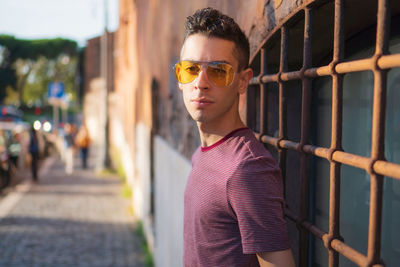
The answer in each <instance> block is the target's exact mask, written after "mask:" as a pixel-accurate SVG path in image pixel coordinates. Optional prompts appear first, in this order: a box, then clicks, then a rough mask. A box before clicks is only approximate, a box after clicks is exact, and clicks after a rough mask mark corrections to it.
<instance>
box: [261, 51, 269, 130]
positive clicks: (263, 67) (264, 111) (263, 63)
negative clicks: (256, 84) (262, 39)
mask: <svg viewBox="0 0 400 267" xmlns="http://www.w3.org/2000/svg"><path fill="white" fill-rule="evenodd" d="M266 57H267V53H266V51H265V48H262V49H261V51H260V60H261V62H260V75H259V78H260V79H261V77H262V76H263V75H264V74H265V72H266V60H267V59H266ZM266 86H267V85H266V84H265V83H260V133H261V135H263V134H265V133H266V132H267V123H268V122H267V120H266V119H265V118H264V116H265V115H266V114H267V112H268V108H267V102H266V101H265V100H266V93H267V92H266Z"/></svg>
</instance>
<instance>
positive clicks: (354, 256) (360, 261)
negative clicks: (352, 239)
mask: <svg viewBox="0 0 400 267" xmlns="http://www.w3.org/2000/svg"><path fill="white" fill-rule="evenodd" d="M331 247H332V248H333V249H334V250H336V251H337V252H339V253H340V254H342V255H343V256H345V257H346V258H348V259H349V260H351V261H352V262H354V263H356V264H357V265H359V266H368V258H367V257H366V256H365V255H363V254H362V253H360V252H358V251H357V250H355V249H353V248H352V247H350V246H348V245H347V244H346V243H344V242H342V241H340V240H338V239H333V240H332V242H331Z"/></svg>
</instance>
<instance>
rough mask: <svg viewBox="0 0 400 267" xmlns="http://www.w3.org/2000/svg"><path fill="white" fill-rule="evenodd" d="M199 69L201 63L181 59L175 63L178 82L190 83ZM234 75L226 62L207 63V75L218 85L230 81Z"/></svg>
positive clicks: (225, 84)
mask: <svg viewBox="0 0 400 267" xmlns="http://www.w3.org/2000/svg"><path fill="white" fill-rule="evenodd" d="M200 71H201V63H197V62H192V61H186V60H184V61H181V62H179V63H178V64H176V65H175V76H176V79H177V80H178V82H179V83H190V82H192V81H194V79H196V77H197V76H198V75H199V73H200ZM233 76H234V71H233V67H232V66H231V65H229V64H227V63H209V64H208V66H207V77H208V79H210V81H211V82H212V83H214V84H215V85H216V86H219V87H225V86H228V85H230V84H231V83H232V81H233Z"/></svg>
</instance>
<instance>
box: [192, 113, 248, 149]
mask: <svg viewBox="0 0 400 267" xmlns="http://www.w3.org/2000/svg"><path fill="white" fill-rule="evenodd" d="M197 127H198V129H199V134H200V140H201V146H202V147H207V146H211V145H213V144H215V143H216V142H218V141H219V140H221V139H222V138H223V137H225V136H226V135H227V134H229V133H231V132H232V131H234V130H236V129H239V128H243V127H246V125H245V124H244V123H243V122H242V120H241V119H240V118H239V116H238V117H237V118H236V119H235V120H232V121H227V122H225V123H218V124H214V125H213V124H212V123H201V122H197Z"/></svg>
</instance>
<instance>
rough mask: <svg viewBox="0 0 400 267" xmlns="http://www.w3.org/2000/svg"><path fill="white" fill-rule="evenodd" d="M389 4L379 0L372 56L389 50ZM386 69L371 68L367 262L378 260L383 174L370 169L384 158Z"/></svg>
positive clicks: (371, 263)
mask: <svg viewBox="0 0 400 267" xmlns="http://www.w3.org/2000/svg"><path fill="white" fill-rule="evenodd" d="M389 25H390V8H389V0H379V1H378V21H377V32H376V50H375V59H376V62H377V61H378V59H379V57H380V56H382V55H384V54H388V47H389ZM386 92H387V70H381V69H379V67H378V64H377V63H376V64H375V69H374V100H373V101H374V103H373V115H372V141H371V142H372V144H371V158H372V159H371V166H370V174H371V189H370V190H371V192H370V212H369V232H368V262H369V265H370V266H372V265H373V264H379V263H381V260H380V253H381V229H382V201H383V176H382V175H377V174H375V173H374V171H373V164H374V162H375V161H376V160H381V159H384V153H385V150H384V149H385V118H386Z"/></svg>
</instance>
